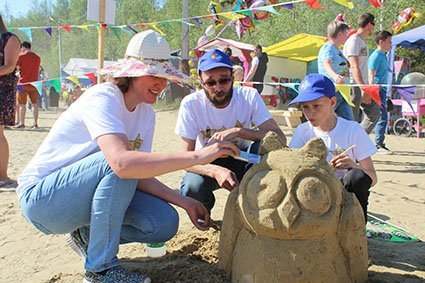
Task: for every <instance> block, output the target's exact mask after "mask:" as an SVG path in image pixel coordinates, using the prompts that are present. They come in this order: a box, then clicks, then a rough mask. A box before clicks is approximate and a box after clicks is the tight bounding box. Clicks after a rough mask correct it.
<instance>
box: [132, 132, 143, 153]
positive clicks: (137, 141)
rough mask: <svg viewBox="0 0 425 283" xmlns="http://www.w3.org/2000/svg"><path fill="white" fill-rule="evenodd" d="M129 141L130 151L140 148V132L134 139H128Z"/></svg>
mask: <svg viewBox="0 0 425 283" xmlns="http://www.w3.org/2000/svg"><path fill="white" fill-rule="evenodd" d="M129 142H130V149H131V150H132V151H136V150H140V148H141V147H142V144H143V140H142V138H141V137H140V134H138V135H137V137H136V138H135V139H134V140H130V141H129Z"/></svg>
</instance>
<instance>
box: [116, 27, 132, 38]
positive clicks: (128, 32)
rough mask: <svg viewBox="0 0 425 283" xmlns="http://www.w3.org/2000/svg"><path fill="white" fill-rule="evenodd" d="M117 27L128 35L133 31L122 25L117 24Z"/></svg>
mask: <svg viewBox="0 0 425 283" xmlns="http://www.w3.org/2000/svg"><path fill="white" fill-rule="evenodd" d="M119 28H120V29H121V30H123V31H125V33H126V34H128V35H129V36H133V33H132V32H131V31H129V30H128V29H127V28H126V27H124V26H119Z"/></svg>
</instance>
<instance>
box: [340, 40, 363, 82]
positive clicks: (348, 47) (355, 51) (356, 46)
mask: <svg viewBox="0 0 425 283" xmlns="http://www.w3.org/2000/svg"><path fill="white" fill-rule="evenodd" d="M343 54H344V57H345V58H347V59H348V58H349V57H350V56H357V57H358V59H359V70H360V72H361V75H362V79H363V82H364V84H368V81H369V77H368V69H367V57H368V50H367V44H366V41H365V40H364V39H363V38H362V37H361V36H360V35H358V34H353V35H351V36H350V37H349V38H348V39H347V41H346V42H345V44H344V49H343ZM350 82H351V83H356V82H355V80H354V77H353V72H352V71H351V69H350Z"/></svg>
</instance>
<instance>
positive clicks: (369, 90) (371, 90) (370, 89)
mask: <svg viewBox="0 0 425 283" xmlns="http://www.w3.org/2000/svg"><path fill="white" fill-rule="evenodd" d="M380 87H381V86H380V85H362V86H360V89H361V90H362V91H363V92H364V93H366V94H367V95H369V96H370V98H372V99H373V101H375V102H376V104H378V106H379V107H381V108H382V105H381V97H380V95H379V88H380Z"/></svg>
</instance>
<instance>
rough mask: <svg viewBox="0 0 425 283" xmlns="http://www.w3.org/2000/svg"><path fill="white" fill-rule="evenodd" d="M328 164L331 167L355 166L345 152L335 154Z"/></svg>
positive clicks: (348, 167) (344, 167)
mask: <svg viewBox="0 0 425 283" xmlns="http://www.w3.org/2000/svg"><path fill="white" fill-rule="evenodd" d="M329 164H330V165H331V167H334V168H336V169H351V168H355V167H357V164H356V163H355V162H354V161H353V160H352V159H351V158H350V157H349V156H348V155H347V153H342V154H339V155H337V156H335V157H334V158H332V160H331V162H330V163H329Z"/></svg>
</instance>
